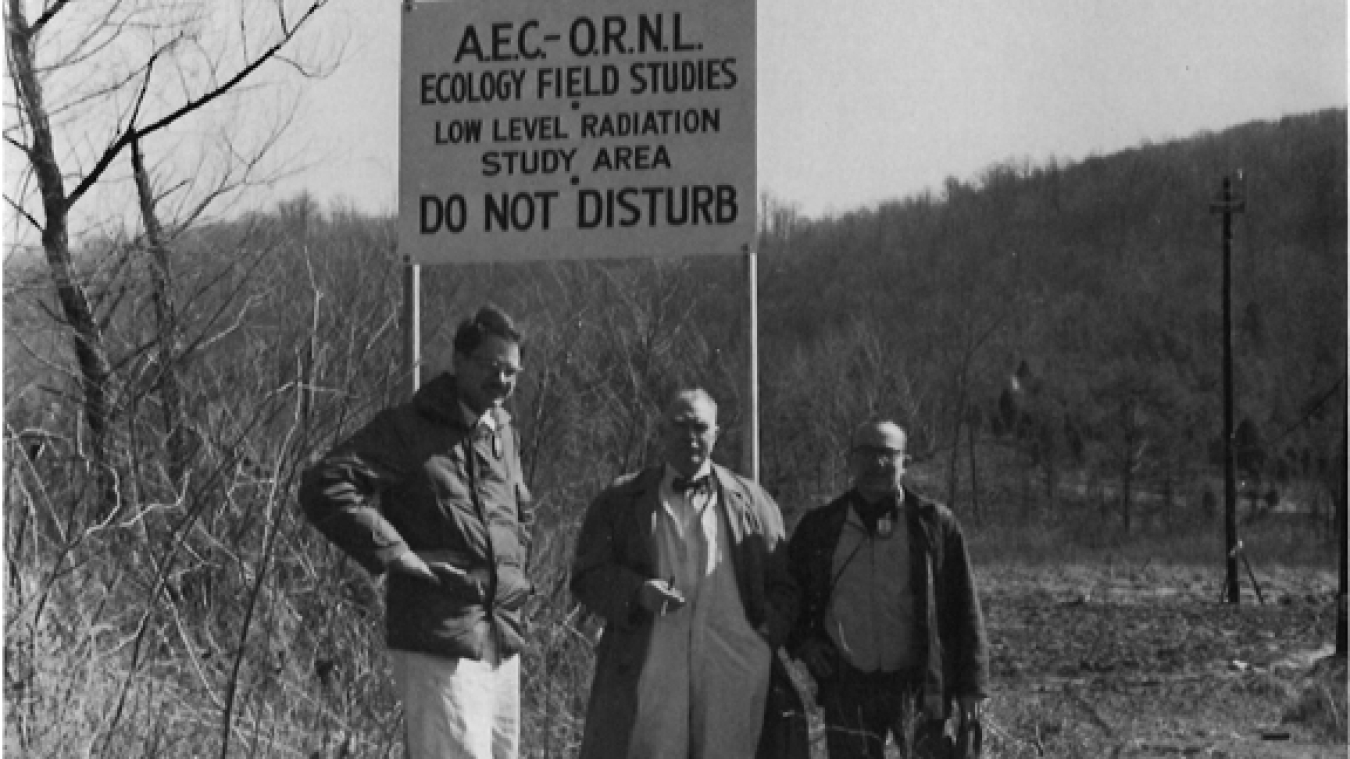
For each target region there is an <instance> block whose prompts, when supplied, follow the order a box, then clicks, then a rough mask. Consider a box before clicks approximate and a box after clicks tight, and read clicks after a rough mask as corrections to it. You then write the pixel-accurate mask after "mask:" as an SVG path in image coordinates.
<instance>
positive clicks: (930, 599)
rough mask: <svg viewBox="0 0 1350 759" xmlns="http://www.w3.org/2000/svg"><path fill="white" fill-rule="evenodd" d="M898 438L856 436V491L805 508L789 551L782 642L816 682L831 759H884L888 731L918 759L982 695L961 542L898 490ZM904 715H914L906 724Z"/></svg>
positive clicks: (871, 432)
mask: <svg viewBox="0 0 1350 759" xmlns="http://www.w3.org/2000/svg"><path fill="white" fill-rule="evenodd" d="M905 442H906V436H905V432H904V430H902V429H901V428H900V427H899V426H898V425H896V424H894V423H892V422H887V421H880V422H869V423H867V424H864V425H862V426H861V427H859V428H858V430H857V431H856V432H855V433H854V435H853V438H852V444H851V447H850V451H849V467H850V471H851V473H852V474H853V480H854V487H853V489H851V490H850V491H849V492H847V493H845V494H844V495H843V496H841V497H839V498H837V499H836V500H834V501H833V502H831V503H830V504H828V505H826V506H824V507H822V508H819V509H816V510H814V511H811V512H810V513H808V514H807V515H806V516H804V517H803V518H802V520H801V522H800V523H799V524H798V525H797V529H796V531H795V532H794V533H793V536H792V539H791V541H790V543H789V546H788V556H789V566H790V567H791V569H792V572H793V575H794V577H795V578H796V580H797V584H798V586H799V587H800V588H801V593H802V609H801V614H800V616H799V617H798V622H797V625H796V627H795V628H794V630H793V634H792V637H791V640H790V642H789V647H790V650H791V651H792V652H793V653H794V654H795V655H796V656H797V658H799V659H800V660H801V661H802V662H803V663H804V664H806V666H807V669H808V670H809V671H810V672H811V675H812V676H813V677H814V678H815V680H816V684H817V700H818V701H819V702H820V704H821V707H822V708H823V710H824V716H825V723H826V728H827V736H826V745H827V747H828V750H829V755H830V759H853V758H854V757H858V758H862V759H881V757H882V756H883V752H884V748H885V745H886V737H887V734H888V733H890V734H892V735H894V736H895V740H896V743H897V744H898V745H899V746H901V747H902V748H903V747H905V746H906V745H907V740H906V737H905V734H906V732H907V727H909V726H910V725H913V726H914V727H915V728H916V730H915V733H916V735H915V746H916V750H917V751H918V752H919V754H920V755H921V756H922V755H924V752H925V751H932V750H934V749H933V748H932V747H933V746H934V744H936V742H937V741H938V740H939V738H940V731H941V726H942V721H943V720H945V719H946V717H947V715H948V709H949V705H950V702H951V701H953V700H955V701H956V703H957V705H958V707H959V711H960V715H961V719H963V720H972V719H973V718H975V717H976V716H977V709H978V704H979V701H980V700H982V699H984V698H985V697H986V696H987V687H988V680H989V661H988V653H987V643H986V639H985V632H984V622H983V619H982V617H981V613H980V603H979V598H978V597H977V595H976V590H975V582H974V578H973V576H972V573H971V568H970V559H969V557H968V556H967V553H966V544H965V538H964V537H963V536H962V533H961V528H960V527H959V526H958V524H957V522H956V519H955V517H953V516H952V513H951V511H949V510H948V509H946V508H945V507H943V506H940V505H938V504H936V503H933V502H932V501H929V500H927V499H924V498H922V497H920V496H919V495H917V494H915V493H914V492H913V491H912V490H909V489H907V488H905V487H904V486H903V485H902V479H903V476H904V473H905V462H906V458H907V457H906V455H905ZM911 715H919V718H918V719H917V720H914V721H913V722H912V723H911V722H910V717H911Z"/></svg>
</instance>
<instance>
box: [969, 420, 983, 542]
mask: <svg viewBox="0 0 1350 759" xmlns="http://www.w3.org/2000/svg"><path fill="white" fill-rule="evenodd" d="M976 429H977V428H976V427H973V426H972V427H970V428H969V429H968V430H966V446H967V450H968V456H967V458H969V459H970V513H971V514H972V515H974V517H975V521H976V522H978V521H980V478H979V472H978V471H976V467H975V430H976Z"/></svg>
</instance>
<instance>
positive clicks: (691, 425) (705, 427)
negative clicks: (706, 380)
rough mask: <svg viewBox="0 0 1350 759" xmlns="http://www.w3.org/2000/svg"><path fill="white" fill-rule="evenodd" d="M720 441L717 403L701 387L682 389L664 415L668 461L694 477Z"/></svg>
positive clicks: (685, 473) (665, 448)
mask: <svg viewBox="0 0 1350 759" xmlns="http://www.w3.org/2000/svg"><path fill="white" fill-rule="evenodd" d="M716 444H717V402H716V401H714V400H713V399H712V396H711V395H708V393H707V391H705V390H702V389H700V388H694V389H690V390H681V391H680V392H678V393H676V394H675V395H674V397H673V398H671V401H670V403H669V404H668V405H667V406H666V412H665V414H664V415H663V416H662V417H661V446H662V453H663V454H664V455H665V459H666V463H667V464H669V465H670V466H671V468H672V469H674V470H675V471H677V472H679V473H680V474H681V475H683V476H685V477H690V476H693V475H694V474H695V473H697V472H698V470H699V468H701V467H702V466H703V463H704V462H705V461H707V460H708V457H709V456H711V455H712V451H713V446H714V445H716Z"/></svg>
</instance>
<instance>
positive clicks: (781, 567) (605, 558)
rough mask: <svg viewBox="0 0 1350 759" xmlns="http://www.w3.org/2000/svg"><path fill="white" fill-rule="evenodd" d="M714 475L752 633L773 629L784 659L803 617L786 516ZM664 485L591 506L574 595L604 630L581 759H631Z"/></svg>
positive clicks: (637, 483)
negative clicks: (646, 601)
mask: <svg viewBox="0 0 1350 759" xmlns="http://www.w3.org/2000/svg"><path fill="white" fill-rule="evenodd" d="M712 471H713V478H714V481H715V483H716V486H717V487H718V489H719V491H718V492H719V494H720V495H719V498H718V508H720V509H722V510H723V513H724V514H725V516H726V523H727V524H728V525H729V533H730V538H731V542H732V551H731V559H732V564H733V566H734V568H735V571H736V584H737V586H738V588H739V590H740V594H741V601H742V603H743V604H744V606H745V615H746V618H747V619H748V620H749V622H750V624H751V625H752V626H754V627H759V626H760V625H764V626H765V629H766V630H767V633H768V642H769V646H770V647H771V648H772V649H774V650H775V651H776V650H777V649H778V647H779V646H781V645H782V644H783V643H784V642H785V641H786V640H787V636H788V633H789V631H790V630H791V629H792V626H793V624H794V622H795V620H796V614H797V592H796V586H795V585H794V583H793V580H792V576H791V574H790V573H789V572H788V568H787V563H786V560H787V551H786V547H787V544H786V541H785V534H784V529H783V517H782V514H781V513H780V512H779V510H778V506H777V505H776V504H775V503H774V502H773V499H772V498H770V497H769V495H768V494H767V493H765V492H764V490H763V489H762V488H760V486H759V485H757V484H755V483H754V482H752V481H751V480H748V479H745V478H743V477H741V476H739V475H737V474H735V473H734V472H732V471H731V470H729V469H726V468H725V467H721V466H718V465H713V467H712ZM662 475H663V468H662V467H661V466H653V467H649V468H647V469H644V470H642V471H640V472H637V473H635V474H630V475H626V476H624V477H622V478H620V479H619V480H617V481H616V482H615V483H614V484H613V485H611V486H610V487H609V488H607V489H606V490H605V491H604V492H603V493H601V494H600V495H599V496H597V497H596V499H595V500H594V501H593V502H592V503H591V506H590V508H589V509H588V510H587V512H586V518H585V521H584V522H583V523H582V528H581V534H580V536H579V537H578V539H577V549H576V557H575V560H574V562H573V565H572V580H571V590H572V593H573V594H574V595H575V596H576V597H577V599H578V600H579V601H581V603H582V604H583V605H584V606H585V607H586V608H587V609H588V610H589V611H591V612H592V613H594V614H596V615H598V616H599V617H601V618H602V619H603V620H604V622H605V627H604V632H603V634H602V636H601V638H600V643H599V644H598V645H597V647H596V665H595V679H594V680H593V681H592V684H591V694H590V702H589V705H588V706H587V709H586V731H585V736H584V737H583V739H582V744H581V753H580V755H579V759H627V753H628V742H629V737H630V735H631V733H632V730H633V723H634V719H635V717H636V714H637V694H638V679H639V677H640V676H641V674H642V665H643V662H644V661H646V658H647V647H648V645H649V643H650V641H651V633H652V627H653V621H654V618H653V616H652V614H651V613H650V612H648V611H646V610H644V609H643V608H642V607H641V606H639V605H638V604H637V602H636V599H637V592H638V588H640V587H641V586H642V585H643V583H645V582H647V581H648V580H652V579H656V542H655V534H656V532H655V531H656V523H657V522H656V517H657V513H658V511H659V510H660V508H661V505H660V495H659V492H658V491H659V487H660V483H661V478H662ZM775 655H776V654H775Z"/></svg>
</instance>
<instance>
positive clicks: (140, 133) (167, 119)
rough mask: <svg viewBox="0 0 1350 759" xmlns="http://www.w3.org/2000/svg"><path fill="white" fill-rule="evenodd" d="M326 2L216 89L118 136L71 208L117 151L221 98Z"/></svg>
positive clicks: (319, 1)
mask: <svg viewBox="0 0 1350 759" xmlns="http://www.w3.org/2000/svg"><path fill="white" fill-rule="evenodd" d="M327 2H328V0H314V2H313V3H312V4H311V5H310V6H309V8H308V9H306V10H305V13H304V15H303V16H302V17H301V18H300V20H299V21H298V22H297V23H296V24H295V26H293V27H288V28H286V29H284V30H283V34H282V37H281V39H279V40H277V42H275V43H274V44H273V45H272V46H271V47H269V48H268V49H267V50H266V51H264V52H263V53H262V54H261V55H260V56H258V57H257V58H256V59H254V60H253V61H250V62H249V63H248V64H247V65H245V66H244V67H243V68H242V69H240V70H239V71H237V72H235V74H234V76H232V77H230V79H228V80H227V81H225V82H224V83H223V84H221V85H220V86H218V87H216V88H215V89H213V90H211V91H209V92H206V93H204V94H202V95H201V96H199V97H197V98H194V99H192V100H189V101H188V102H186V103H184V104H183V105H181V106H179V107H178V108H177V109H175V110H174V111H172V112H170V113H168V114H167V115H165V116H163V117H161V118H160V119H158V120H157V121H155V122H153V123H151V124H150V125H148V126H145V127H142V128H139V129H138V128H134V127H130V128H128V129H127V130H126V131H125V132H123V134H122V136H121V137H119V138H118V139H117V140H116V141H115V142H114V143H113V144H112V145H109V146H108V149H107V150H105V151H104V153H103V155H102V156H100V157H99V160H98V162H97V163H96V164H95V165H94V168H93V169H91V170H90V172H89V173H88V174H87V175H85V177H84V179H82V180H81V181H80V183H79V184H78V185H77V186H76V187H75V189H74V190H73V191H71V193H70V195H69V196H67V207H68V208H69V207H71V206H73V205H75V203H76V202H77V201H79V199H80V198H81V197H83V196H84V194H85V193H86V192H88V191H89V188H90V187H92V186H93V185H94V184H95V183H96V182H98V180H99V179H101V178H102V176H103V174H104V173H105V172H106V171H107V170H108V167H109V166H110V165H111V164H112V162H113V159H115V158H116V157H117V156H118V154H120V153H121V152H122V151H123V150H124V149H125V148H126V147H127V146H128V145H130V144H131V142H132V140H135V139H140V138H143V137H147V136H149V135H151V134H153V133H155V132H157V131H159V130H161V129H163V128H165V127H167V126H169V125H170V124H173V123H174V122H175V121H178V120H179V119H181V118H183V117H185V116H187V115H189V114H191V113H193V112H194V111H197V110H198V109H200V108H202V107H204V106H206V105H208V104H209V103H211V102H212V101H214V100H216V99H217V98H220V97H222V96H224V95H226V94H228V93H229V92H230V91H231V90H233V89H234V88H235V87H236V86H237V85H238V84H239V83H240V82H243V81H244V80H245V79H247V78H248V77H249V76H250V75H252V74H253V72H255V71H257V70H258V69H259V68H260V67H261V66H262V65H263V64H265V63H267V62H268V61H269V60H271V59H272V58H274V57H275V56H276V55H277V54H278V53H279V52H280V51H281V50H282V48H284V47H285V46H286V45H287V44H288V43H289V42H290V41H291V40H292V39H293V38H294V37H295V35H296V33H297V32H299V30H300V28H301V27H302V26H304V24H305V22H307V21H308V20H309V19H310V18H312V17H313V16H314V14H315V13H317V12H318V11H319V9H321V8H323V7H324V6H325V5H326V4H327Z"/></svg>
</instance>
